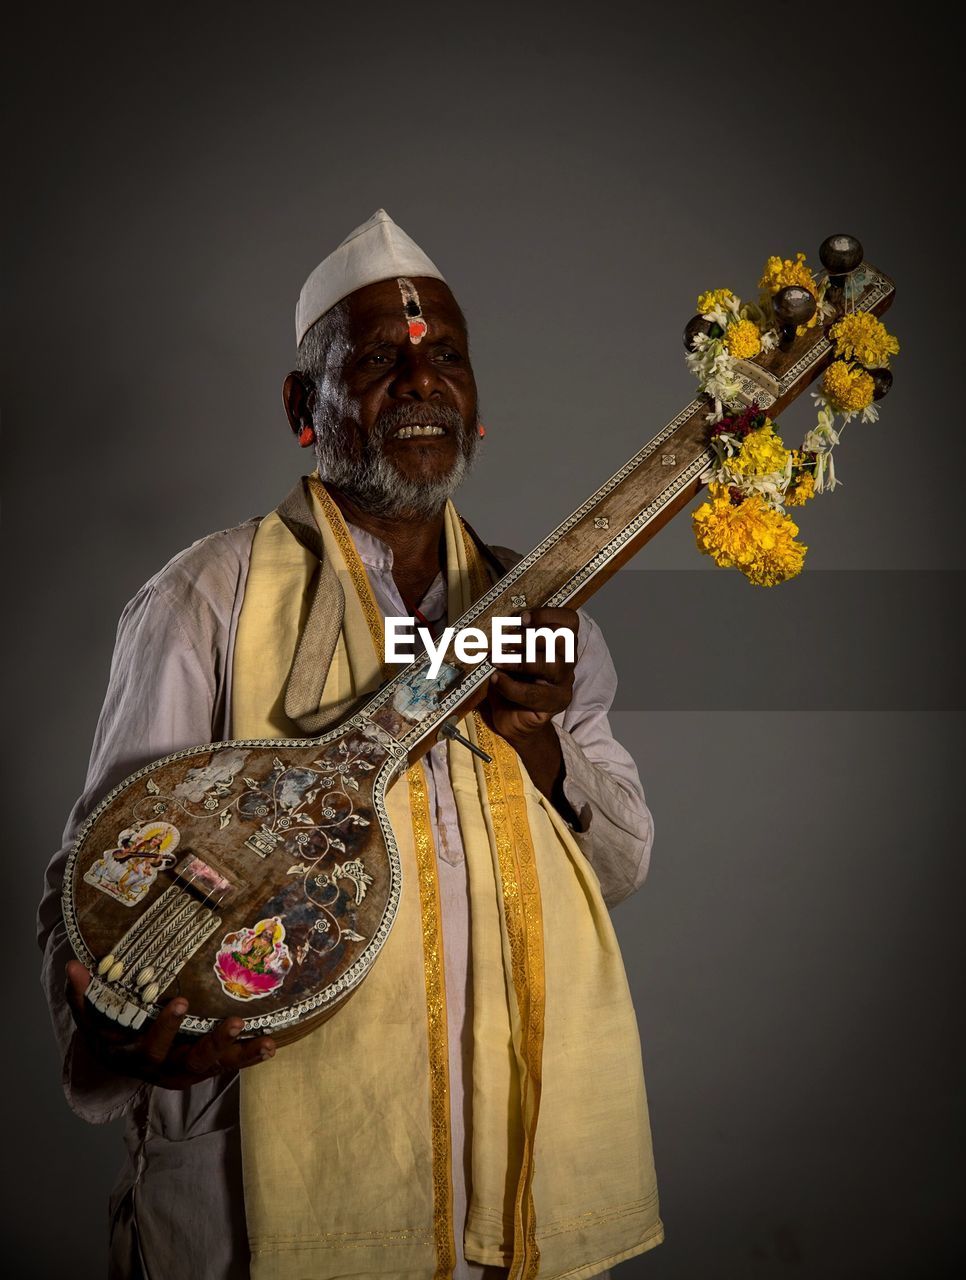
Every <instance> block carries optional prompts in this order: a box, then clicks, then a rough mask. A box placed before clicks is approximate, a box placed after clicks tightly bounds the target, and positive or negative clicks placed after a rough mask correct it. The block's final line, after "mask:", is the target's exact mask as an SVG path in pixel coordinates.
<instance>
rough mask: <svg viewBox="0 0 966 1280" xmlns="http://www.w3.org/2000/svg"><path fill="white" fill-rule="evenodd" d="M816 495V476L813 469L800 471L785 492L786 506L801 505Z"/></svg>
mask: <svg viewBox="0 0 966 1280" xmlns="http://www.w3.org/2000/svg"><path fill="white" fill-rule="evenodd" d="M814 497H815V476H814V475H813V474H812V472H811V471H800V472H799V473H798V475H797V476H796V477H795V481H794V483H793V484H790V485H789V486H788V490H787V492H786V494H785V499H784V501H785V506H786V507H801V506H804V504H805V503H806V502H808V500H809V498H814Z"/></svg>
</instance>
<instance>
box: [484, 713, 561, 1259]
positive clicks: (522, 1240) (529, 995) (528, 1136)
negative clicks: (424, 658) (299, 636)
mask: <svg viewBox="0 0 966 1280" xmlns="http://www.w3.org/2000/svg"><path fill="white" fill-rule="evenodd" d="M473 727H474V730H475V733H476V739H477V742H478V743H479V745H480V746H481V747H482V749H483V750H484V751H485V752H487V754H488V755H490V756H492V757H493V761H492V763H491V764H484V765H483V774H484V778H485V780H486V794H487V799H488V801H489V806H490V815H491V818H492V821H493V831H494V834H495V837H496V846H497V858H498V861H499V867H500V881H501V887H502V892H503V904H504V913H505V918H506V927H507V936H508V939H509V944H510V967H511V970H512V976H513V989H514V992H515V993H516V1000H517V1006H518V1008H519V1011H520V1020H521V1025H522V1039H523V1043H522V1046H521V1053H522V1057H523V1061H524V1072H523V1078H522V1079H521V1082H520V1095H521V1111H522V1117H523V1137H524V1143H523V1159H522V1161H521V1168H520V1178H519V1181H518V1183H517V1191H516V1197H515V1203H514V1230H513V1260H512V1262H511V1265H510V1272H509V1277H508V1280H532V1278H533V1277H535V1276H536V1275H537V1273H538V1271H539V1267H540V1249H539V1246H538V1245H537V1240H536V1212H535V1209H534V1203H533V1174H534V1164H533V1151H534V1142H535V1139H536V1132H537V1119H538V1116H539V1112H540V1091H541V1082H542V1073H543V1034H544V1020H545V1012H546V973H545V970H544V948H543V913H542V909H541V905H540V884H539V881H538V879H537V866H536V854H535V852H534V848H533V840H532V838H531V835H530V823H529V820H528V818H527V801H526V793H525V792H524V790H523V779H522V777H521V774H520V765H519V761H518V760H517V757H516V753H515V752H514V750H513V748H512V747H511V746H510V744H509V743H508V742H506V741H505V739H503V738H501V737H500V736H499V735H498V734H495V733H493V732H492V731H491V730H490V729H489V728H488V727H487V725H486V723H485V721H484V720H483V718H482V716H480V714H479V713H478V712H474V713H473Z"/></svg>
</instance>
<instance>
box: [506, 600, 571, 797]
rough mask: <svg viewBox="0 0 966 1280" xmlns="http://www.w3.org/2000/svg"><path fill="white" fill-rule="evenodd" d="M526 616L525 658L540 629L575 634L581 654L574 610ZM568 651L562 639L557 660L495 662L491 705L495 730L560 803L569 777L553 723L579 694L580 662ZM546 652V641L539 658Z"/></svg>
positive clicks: (545, 791) (522, 647) (538, 784)
mask: <svg viewBox="0 0 966 1280" xmlns="http://www.w3.org/2000/svg"><path fill="white" fill-rule="evenodd" d="M522 618H523V627H522V628H521V632H522V635H521V643H520V645H519V646H516V648H517V651H518V652H520V654H521V656H522V655H523V654H524V653H525V637H526V633H527V632H528V631H533V630H535V629H536V628H537V627H549V628H550V629H551V630H559V629H560V628H566V629H567V630H568V631H572V632H573V635H574V655H575V656H576V650H577V633H578V631H579V628H580V618H579V616H578V615H577V612H576V611H575V610H574V609H530V610H528V611H527V612H526V613H524V614H523V615H522ZM507 647H509V646H507ZM562 651H563V644H562V642H561V641H557V642H556V644H555V652H554V658H553V659H552V660H550V659H547V658H545V657H542V656H537V658H536V661H534V662H525V661H520V662H514V663H507V662H502V663H499V664H494V665H495V667H496V670H495V671H494V673H493V675H492V676H491V677H490V687H489V691H488V696H487V700H486V706H485V710H486V713H487V718H488V719H489V720H490V722H491V723H492V725H493V728H494V729H495V730H496V732H497V733H498V734H499V735H500V737H501V738H505V739H506V740H507V742H509V743H510V745H511V746H512V747H513V748H514V750H515V751H516V752H517V754H518V755H519V756H520V757H521V759H522V760H523V763H524V764H525V765H526V768H527V772H528V773H529V774H530V777H531V778H532V779H533V783H534V785H535V786H536V787H538V788H539V790H540V791H542V792H543V794H544V795H545V796H546V797H547V798H548V799H549V800H552V801H553V802H554V803H556V796H555V794H554V793H555V791H556V790H557V788H558V787H559V783H560V781H561V779H562V774H563V755H562V753H561V750H560V739H559V738H558V737H557V732H556V730H555V729H554V727H553V725H552V724H551V723H550V721H551V719H552V718H553V716H555V715H558V714H559V713H560V712H561V711H566V709H567V707H569V706H570V702H571V699H572V698H573V692H574V663H572V662H565V661H564V660H563V659H562V657H558V656H557V655H558V654H559V653H562ZM543 652H544V645H543V643H542V641H541V642H539V643H538V646H537V654H538V655H540V654H542V653H543Z"/></svg>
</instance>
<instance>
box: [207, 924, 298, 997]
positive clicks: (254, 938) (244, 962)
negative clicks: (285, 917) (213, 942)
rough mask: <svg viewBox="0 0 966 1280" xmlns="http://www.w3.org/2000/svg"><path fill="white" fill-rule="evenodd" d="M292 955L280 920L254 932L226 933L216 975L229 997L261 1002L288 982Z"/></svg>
mask: <svg viewBox="0 0 966 1280" xmlns="http://www.w3.org/2000/svg"><path fill="white" fill-rule="evenodd" d="M291 967H292V955H291V952H290V951H289V949H288V946H287V944H286V942H285V926H284V925H283V924H282V918H281V916H269V917H268V918H267V919H266V920H259V922H258V924H256V925H255V927H254V928H252V929H238V930H237V931H236V932H234V933H226V934H225V936H224V938H223V939H222V941H221V946H220V947H219V948H218V954H217V955H216V956H215V964H214V969H215V975H216V977H217V978H218V981H219V982H220V983H221V989H222V991H224V993H225V995H226V996H231V997H232V998H233V999H235V1000H260V999H262V997H263V996H270V995H271V994H272V992H273V991H277V990H278V988H279V987H280V986H281V985H282V983H283V982H284V981H285V979H286V977H287V976H288V971H289V969H291Z"/></svg>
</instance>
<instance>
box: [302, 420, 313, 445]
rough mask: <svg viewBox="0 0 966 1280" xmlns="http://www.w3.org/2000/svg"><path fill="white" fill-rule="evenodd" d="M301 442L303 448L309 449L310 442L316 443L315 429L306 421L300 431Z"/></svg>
mask: <svg viewBox="0 0 966 1280" xmlns="http://www.w3.org/2000/svg"><path fill="white" fill-rule="evenodd" d="M299 444H300V445H301V446H302V448H303V449H307V448H308V447H309V445H310V444H315V431H314V430H313V429H312V427H310V426H309V425H308V423H306V424H305V425H304V426H303V427H302V429H301V431H300V432H299Z"/></svg>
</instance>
